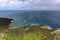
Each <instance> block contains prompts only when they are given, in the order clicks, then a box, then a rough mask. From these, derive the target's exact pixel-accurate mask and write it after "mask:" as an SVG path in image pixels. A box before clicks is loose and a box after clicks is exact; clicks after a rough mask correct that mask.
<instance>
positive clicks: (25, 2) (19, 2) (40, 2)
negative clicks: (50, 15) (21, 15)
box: [0, 0, 60, 10]
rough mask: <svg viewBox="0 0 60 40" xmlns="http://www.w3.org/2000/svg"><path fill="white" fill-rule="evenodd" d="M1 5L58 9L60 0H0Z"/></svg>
mask: <svg viewBox="0 0 60 40" xmlns="http://www.w3.org/2000/svg"><path fill="white" fill-rule="evenodd" d="M0 7H11V8H33V9H43V10H44V9H47V10H48V9H58V8H59V7H60V0H0Z"/></svg>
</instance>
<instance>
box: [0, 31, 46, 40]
mask: <svg viewBox="0 0 60 40" xmlns="http://www.w3.org/2000/svg"><path fill="white" fill-rule="evenodd" d="M45 37H47V35H45V34H41V33H33V32H31V33H28V34H24V36H23V37H21V36H20V35H19V34H18V35H16V34H15V33H6V34H5V35H4V37H2V38H0V39H2V40H42V39H44V38H45ZM22 38H23V39H22Z"/></svg>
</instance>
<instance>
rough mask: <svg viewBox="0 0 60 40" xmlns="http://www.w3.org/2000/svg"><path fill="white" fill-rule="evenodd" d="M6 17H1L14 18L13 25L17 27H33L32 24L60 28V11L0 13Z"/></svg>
mask: <svg viewBox="0 0 60 40" xmlns="http://www.w3.org/2000/svg"><path fill="white" fill-rule="evenodd" d="M2 12H4V13H5V14H6V15H3V14H2V16H0V17H4V18H12V19H14V22H13V23H11V25H12V26H15V27H24V26H31V25H32V24H38V25H40V24H47V25H49V26H51V27H52V28H60V11H40V10H25V11H23V10H15V11H0V13H2Z"/></svg>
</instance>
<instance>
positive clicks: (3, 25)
mask: <svg viewBox="0 0 60 40" xmlns="http://www.w3.org/2000/svg"><path fill="white" fill-rule="evenodd" d="M12 20H13V19H9V18H0V29H8V28H9V25H10V23H11V21H12Z"/></svg>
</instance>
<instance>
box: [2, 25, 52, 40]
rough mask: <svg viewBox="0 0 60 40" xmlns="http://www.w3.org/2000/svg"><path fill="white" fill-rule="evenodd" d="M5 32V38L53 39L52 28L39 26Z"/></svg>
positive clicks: (20, 39)
mask: <svg viewBox="0 0 60 40" xmlns="http://www.w3.org/2000/svg"><path fill="white" fill-rule="evenodd" d="M7 31H8V32H6V33H5V35H4V37H2V38H1V39H3V40H53V37H52V35H51V34H50V32H51V30H48V29H43V28H40V27H39V26H32V27H24V28H17V29H9V30H7Z"/></svg>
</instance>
